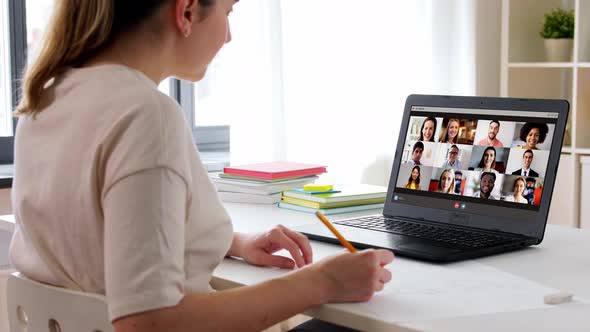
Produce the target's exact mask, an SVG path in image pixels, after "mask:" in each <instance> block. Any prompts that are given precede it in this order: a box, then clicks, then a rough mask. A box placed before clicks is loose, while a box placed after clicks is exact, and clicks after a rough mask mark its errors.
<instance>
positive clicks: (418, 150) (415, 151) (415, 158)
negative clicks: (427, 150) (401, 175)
mask: <svg viewBox="0 0 590 332" xmlns="http://www.w3.org/2000/svg"><path fill="white" fill-rule="evenodd" d="M422 152H424V143H422V142H420V141H418V142H416V143H414V147H413V148H412V159H410V160H408V163H409V164H412V165H417V166H420V165H422V163H421V162H420V159H422Z"/></svg>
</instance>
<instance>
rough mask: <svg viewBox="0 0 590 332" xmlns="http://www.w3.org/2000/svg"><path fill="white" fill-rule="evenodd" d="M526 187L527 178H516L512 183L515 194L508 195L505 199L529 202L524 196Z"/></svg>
mask: <svg viewBox="0 0 590 332" xmlns="http://www.w3.org/2000/svg"><path fill="white" fill-rule="evenodd" d="M525 188H526V180H525V179H524V177H522V176H521V177H518V178H516V179H515V180H514V183H513V185H512V191H513V194H512V195H511V196H508V197H506V198H505V199H504V200H505V201H506V202H515V203H522V204H528V203H529V201H528V200H527V199H526V198H525V197H524V196H523V195H524V192H525Z"/></svg>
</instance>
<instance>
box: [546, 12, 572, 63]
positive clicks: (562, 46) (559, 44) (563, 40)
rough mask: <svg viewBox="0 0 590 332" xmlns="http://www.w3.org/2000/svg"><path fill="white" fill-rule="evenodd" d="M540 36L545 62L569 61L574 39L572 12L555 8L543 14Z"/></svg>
mask: <svg viewBox="0 0 590 332" xmlns="http://www.w3.org/2000/svg"><path fill="white" fill-rule="evenodd" d="M540 35H541V37H543V38H544V39H545V55H546V57H547V61H550V62H569V61H571V60H572V48H573V38H574V11H573V10H569V11H568V10H563V9H559V8H557V9H554V10H552V11H551V12H549V13H547V14H545V20H544V22H543V29H542V30H541V32H540Z"/></svg>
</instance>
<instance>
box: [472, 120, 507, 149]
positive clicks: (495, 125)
mask: <svg viewBox="0 0 590 332" xmlns="http://www.w3.org/2000/svg"><path fill="white" fill-rule="evenodd" d="M499 131H500V122H499V121H496V120H492V121H490V124H489V126H488V135H487V137H486V138H484V139H482V140H481V141H479V142H478V143H477V145H483V146H493V147H496V148H501V147H504V144H502V142H500V140H499V139H498V138H497V137H496V136H498V132H499Z"/></svg>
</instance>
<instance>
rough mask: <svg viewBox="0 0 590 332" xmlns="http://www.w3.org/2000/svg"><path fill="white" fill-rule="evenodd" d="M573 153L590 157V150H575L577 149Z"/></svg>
mask: <svg viewBox="0 0 590 332" xmlns="http://www.w3.org/2000/svg"><path fill="white" fill-rule="evenodd" d="M575 152H576V153H577V154H587V155H590V149H582V148H577V149H575Z"/></svg>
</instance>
